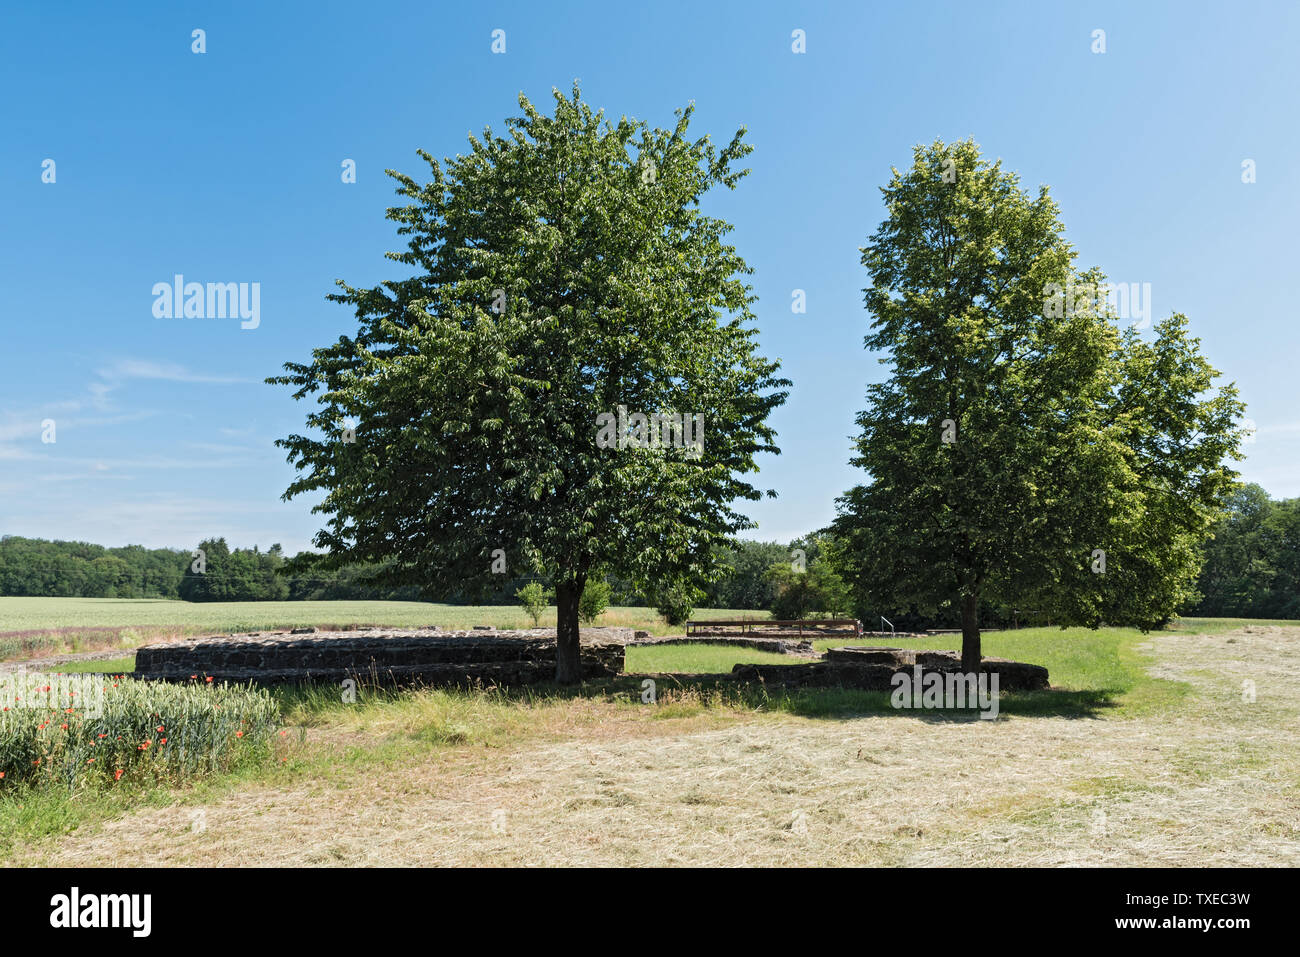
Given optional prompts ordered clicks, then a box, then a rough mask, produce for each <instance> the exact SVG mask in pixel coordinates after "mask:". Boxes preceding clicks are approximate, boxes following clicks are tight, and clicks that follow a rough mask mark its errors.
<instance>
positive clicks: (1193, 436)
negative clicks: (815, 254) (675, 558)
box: [833, 141, 1241, 670]
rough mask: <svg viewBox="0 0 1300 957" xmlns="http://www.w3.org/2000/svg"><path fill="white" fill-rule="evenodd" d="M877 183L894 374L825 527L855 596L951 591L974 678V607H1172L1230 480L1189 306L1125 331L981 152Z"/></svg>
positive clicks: (1224, 430) (876, 393)
mask: <svg viewBox="0 0 1300 957" xmlns="http://www.w3.org/2000/svg"><path fill="white" fill-rule="evenodd" d="M882 192H883V194H884V200H885V206H886V209H887V216H886V219H885V220H884V222H883V223H882V224H881V225H880V227H879V229H878V230H877V231H876V232H875V234H874V235H873V236H872V237H871V239H870V241H869V242H868V244H867V246H865V247H864V248H863V251H862V252H863V256H862V261H863V264H864V265H865V266H866V268H867V270H868V273H869V275H870V278H871V286H870V288H868V289H867V290H866V304H867V308H868V310H869V312H870V313H871V315H872V318H873V322H872V326H871V332H870V334H869V335H868V336H867V338H866V346H867V348H869V349H872V350H880V351H882V352H884V353H885V355H884V356H883V357H882V358H881V360H880V361H881V362H882V363H885V364H887V365H888V366H889V377H888V378H887V379H886V380H885V381H884V382H881V383H877V384H873V385H870V386H868V389H867V397H868V401H869V407H868V408H867V410H866V411H864V412H862V413H861V414H860V415H859V416H858V419H857V421H858V425H859V426H860V427H861V429H862V431H861V434H860V436H859V438H858V439H857V454H856V455H855V457H854V458H853V460H852V462H853V464H855V465H857V466H859V467H861V468H863V469H865V470H866V472H867V473H868V477H869V482H868V483H867V484H864V485H860V486H857V487H855V488H853V489H851V490H849V491H848V492H847V493H846V494H845V495H844V496H843V497H842V498H841V499H840V500H839V512H840V514H839V517H838V519H837V520H836V523H835V525H834V526H833V530H834V532H835V534H836V536H837V537H838V538H839V539H840V542H841V549H840V551H839V554H840V556H841V561H847V562H848V564H849V565H850V566H851V572H850V578H851V579H852V580H853V583H854V585H855V587H856V589H857V591H858V594H859V597H860V598H861V597H865V598H866V599H867V600H868V601H870V603H871V604H872V605H874V606H877V607H892V608H895V609H897V610H899V611H907V610H911V609H917V610H919V611H921V612H922V613H925V612H927V611H933V610H935V609H938V608H940V607H943V606H945V605H948V604H949V603H954V604H956V605H957V606H958V607H959V608H960V612H961V622H962V665H963V667H964V668H966V669H967V670H975V669H977V668H978V667H979V663H980V660H981V654H980V625H979V607H980V602H981V601H982V600H994V601H1004V602H1007V603H1013V602H1016V601H1018V600H1020V599H1024V598H1025V597H1027V596H1035V598H1036V601H1037V603H1038V605H1039V607H1041V608H1043V609H1045V610H1048V611H1049V612H1054V613H1055V614H1056V619H1054V620H1065V619H1070V620H1077V621H1083V622H1087V623H1089V624H1097V623H1098V622H1099V621H1100V620H1101V619H1102V618H1103V617H1105V616H1106V615H1108V614H1110V615H1114V614H1123V615H1126V616H1128V617H1130V618H1131V619H1132V620H1134V621H1136V622H1138V623H1142V624H1148V623H1152V622H1155V621H1158V620H1160V619H1161V618H1162V617H1164V616H1167V615H1169V614H1172V613H1173V611H1174V610H1175V608H1176V603H1177V601H1179V600H1181V599H1183V598H1185V597H1186V595H1187V594H1188V593H1189V588H1190V584H1189V583H1190V581H1191V579H1192V578H1194V576H1195V572H1196V568H1195V563H1194V562H1192V563H1190V564H1189V562H1188V561H1187V558H1188V555H1189V554H1194V553H1195V551H1196V547H1197V546H1199V544H1200V542H1201V540H1203V537H1204V534H1205V531H1206V528H1207V527H1208V523H1209V522H1210V520H1211V518H1212V515H1213V514H1214V511H1215V509H1217V507H1218V505H1219V504H1221V502H1222V498H1223V496H1224V495H1225V494H1226V492H1227V490H1228V489H1229V487H1230V484H1231V480H1232V478H1233V475H1234V473H1232V472H1231V470H1229V469H1227V468H1225V467H1224V466H1223V465H1222V462H1223V460H1224V458H1225V457H1231V456H1234V455H1235V454H1236V443H1237V440H1238V432H1237V429H1236V428H1235V427H1234V425H1233V418H1234V416H1235V415H1237V414H1239V412H1240V409H1241V406H1240V403H1239V402H1237V400H1236V393H1235V390H1234V389H1233V388H1232V387H1231V386H1228V387H1226V388H1224V389H1223V390H1221V391H1220V392H1219V393H1218V394H1217V395H1211V396H1208V397H1207V396H1206V395H1205V394H1204V393H1205V392H1206V390H1207V389H1209V387H1210V380H1211V379H1212V378H1213V376H1214V375H1215V373H1214V370H1213V369H1211V368H1210V367H1209V366H1208V364H1207V363H1205V361H1204V359H1203V358H1201V356H1200V355H1199V352H1198V344H1197V342H1196V340H1193V339H1189V338H1188V337H1187V336H1186V334H1185V320H1184V319H1183V318H1182V317H1181V316H1175V317H1172V318H1171V319H1169V320H1166V321H1165V322H1163V323H1161V324H1160V325H1159V326H1158V329H1157V342H1156V344H1154V345H1147V344H1144V343H1142V342H1141V340H1140V339H1139V338H1138V337H1137V335H1136V333H1135V332H1134V331H1133V330H1129V331H1128V332H1126V333H1121V332H1120V330H1119V327H1118V323H1117V321H1116V317H1115V316H1114V315H1113V313H1112V311H1111V310H1110V309H1109V307H1108V306H1107V304H1106V302H1105V287H1104V277H1102V276H1101V275H1100V273H1098V272H1097V271H1095V270H1090V271H1087V272H1082V273H1081V272H1079V271H1078V270H1076V268H1075V266H1074V261H1075V258H1076V253H1075V251H1074V250H1073V249H1072V248H1071V247H1070V245H1069V244H1068V243H1067V242H1066V241H1065V239H1064V237H1063V226H1062V224H1061V222H1060V219H1059V211H1058V208H1057V206H1056V204H1055V203H1054V202H1053V201H1052V199H1051V198H1050V196H1049V194H1048V191H1047V189H1046V188H1045V187H1043V188H1040V189H1039V191H1038V194H1037V195H1036V196H1030V195H1029V194H1028V193H1026V192H1025V191H1024V190H1022V189H1021V188H1020V185H1019V181H1018V179H1017V177H1016V176H1015V175H1014V174H1011V173H1008V172H1004V171H1003V170H1002V168H1001V164H1000V162H998V163H989V162H988V161H986V160H984V159H983V158H982V157H981V156H980V153H979V148H978V147H977V146H976V145H975V143H973V142H971V141H963V142H958V143H954V144H951V145H949V144H944V143H942V142H936V143H934V144H933V145H931V146H929V147H917V148H916V150H915V152H914V157H913V163H912V166H911V167H910V169H908V170H906V171H904V172H899V171H898V170H894V171H893V176H892V179H891V181H890V183H889V185H888V186H887V187H885V188H884V189H883V190H882ZM1166 533H1168V534H1175V533H1176V537H1175V538H1174V539H1173V540H1172V541H1170V540H1168V539H1166V538H1164V537H1162V536H1164V535H1165V534H1166ZM1108 576H1109V577H1108ZM1112 583H1114V584H1112ZM1124 588H1131V589H1133V592H1132V593H1125V592H1124ZM1171 602H1173V603H1174V604H1171Z"/></svg>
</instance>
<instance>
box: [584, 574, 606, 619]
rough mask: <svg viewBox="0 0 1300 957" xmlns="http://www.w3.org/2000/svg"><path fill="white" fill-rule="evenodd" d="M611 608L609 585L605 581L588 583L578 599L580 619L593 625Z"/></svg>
mask: <svg viewBox="0 0 1300 957" xmlns="http://www.w3.org/2000/svg"><path fill="white" fill-rule="evenodd" d="M608 607H609V585H608V584H607V583H606V582H604V581H588V582H587V584H586V585H585V586H584V587H583V589H582V597H581V598H579V599H578V617H579V618H580V619H582V620H583V621H584V622H586V623H587V624H589V625H590V624H591V623H592V622H593V621H595V620H596V619H597V618H599V617H600V616H601V614H603V613H604V611H605V609H606V608H608Z"/></svg>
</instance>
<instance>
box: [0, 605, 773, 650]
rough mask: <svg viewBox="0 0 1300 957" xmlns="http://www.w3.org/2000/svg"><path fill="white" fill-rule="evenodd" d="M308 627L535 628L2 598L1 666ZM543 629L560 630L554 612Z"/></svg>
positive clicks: (722, 614)
mask: <svg viewBox="0 0 1300 957" xmlns="http://www.w3.org/2000/svg"><path fill="white" fill-rule="evenodd" d="M740 615H748V616H750V617H765V613H763V612H753V611H748V612H746V611H737V610H733V609H725V608H707V609H700V610H699V611H698V612H697V613H696V615H695V617H697V618H731V617H736V616H740ZM597 624H601V625H623V626H628V627H634V628H639V629H641V630H644V631H649V632H650V633H651V634H655V635H667V634H680V633H681V630H682V629H681V628H680V627H676V628H674V627H672V626H669V625H667V624H666V623H665V622H664V621H663V619H661V618H660V617H659V616H658V615H657V614H656V613H655V611H654V609H653V608H626V607H614V608H610V609H609V610H608V611H606V612H605V614H603V615H602V616H601V618H600V621H599V622H597ZM308 625H315V626H324V625H336V626H342V625H390V626H393V627H418V626H421V625H441V626H443V627H444V628H468V627H470V626H472V625H493V626H495V627H498V628H531V627H532V619H531V618H529V617H528V616H527V615H526V614H524V611H523V609H521V608H519V607H518V606H517V605H440V604H434V603H431V602H412V601H267V602H202V603H191V602H183V601H163V600H159V599H131V598H0V661H4V660H10V659H15V658H25V657H30V656H32V655H33V654H37V653H39V654H59V653H75V652H81V651H98V650H104V649H109V648H118V647H120V648H130V647H134V646H136V645H139V644H141V643H143V642H144V641H148V640H151V639H157V638H164V637H171V636H183V635H198V634H205V633H221V632H232V631H259V630H264V629H267V630H269V629H273V628H300V627H305V626H308ZM540 625H541V626H542V627H550V628H554V627H555V609H554V607H552V608H548V609H547V610H546V612H544V613H543V615H542V617H541V621H540Z"/></svg>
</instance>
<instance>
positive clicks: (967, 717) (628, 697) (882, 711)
mask: <svg viewBox="0 0 1300 957" xmlns="http://www.w3.org/2000/svg"><path fill="white" fill-rule="evenodd" d="M647 679H650V680H653V681H654V682H655V687H654V697H655V701H654V703H653V704H649V703H646V702H644V700H643V694H645V693H646V688H645V686H644V685H643V683H644V682H645V681H646V680H647ZM356 690H357V692H358V694H359V695H363V696H364V698H365V700H366V702H367V703H382V702H385V701H387V702H396V701H399V700H400V699H401V698H402V697H403V696H405V695H408V694H410V693H411V692H421V691H439V692H443V693H448V694H453V695H463V696H465V698H466V699H470V698H474V697H478V698H482V699H486V700H488V701H490V702H492V703H495V704H499V705H505V706H515V707H528V706H532V705H543V704H547V705H553V704H561V703H564V702H567V701H604V702H610V703H617V704H624V705H629V706H637V707H653V708H654V709H655V717H657V718H675V717H689V716H690V715H693V714H700V713H703V712H706V711H709V710H720V709H728V710H741V711H753V712H755V713H775V714H790V715H796V716H798V717H804V718H814V719H824V720H849V719H853V718H860V717H867V716H881V717H884V716H892V717H898V718H910V719H913V720H919V721H927V722H941V723H948V722H966V721H978V720H984V719H981V718H980V717H979V715H980V712H979V710H978V709H977V708H968V709H959V708H951V709H945V708H937V709H936V708H927V709H923V708H896V707H894V706H893V704H892V702H891V697H892V696H891V693H890V692H888V691H865V690H861V689H857V688H844V687H837V686H831V687H803V688H784V687H769V686H767V685H764V684H763V683H761V682H757V683H756V682H736V681H734V680H732V679H730V678H729V677H727V676H725V675H682V674H632V675H620V676H618V677H614V678H601V679H593V680H588V681H584V682H583V683H582V684H580V685H558V684H554V683H549V682H548V683H538V684H531V685H519V686H499V685H492V684H485V683H476V684H469V685H460V686H447V685H425V684H420V683H404V684H401V685H395V684H392V683H384V682H373V681H366V682H362V683H359V684H358V687H357V689H356ZM1129 690H1130V689H1126V688H1113V689H1092V690H1068V689H1048V690H1045V691H1021V692H1003V693H1002V694H1001V695H1000V696H999V699H998V716H999V717H1001V716H1004V715H1005V716H1015V717H1044V718H1047V717H1054V718H1099V717H1101V716H1102V715H1104V714H1106V713H1107V712H1114V711H1116V710H1117V709H1119V708H1121V707H1123V703H1122V702H1121V698H1122V697H1123V696H1124V695H1125V694H1126V692H1127V691H1129ZM273 693H274V694H275V695H276V697H277V698H279V700H280V702H281V707H282V708H283V709H284V711H285V712H286V713H288V712H289V711H291V710H296V711H298V712H299V713H300V714H312V713H321V714H323V713H325V712H329V711H333V710H335V709H337V708H338V707H339V704H340V693H339V686H338V684H336V683H324V684H319V685H279V686H276V687H275V688H274V690H273Z"/></svg>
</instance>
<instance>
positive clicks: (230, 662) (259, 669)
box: [135, 628, 632, 685]
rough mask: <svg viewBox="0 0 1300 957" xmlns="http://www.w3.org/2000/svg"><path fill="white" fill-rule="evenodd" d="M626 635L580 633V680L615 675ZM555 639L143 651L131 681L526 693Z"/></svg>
mask: <svg viewBox="0 0 1300 957" xmlns="http://www.w3.org/2000/svg"><path fill="white" fill-rule="evenodd" d="M631 636H632V630H631V629H630V628H584V629H581V631H580V637H581V640H582V656H581V663H582V674H583V677H584V678H603V677H609V676H612V675H616V674H618V673H620V672H621V671H622V670H623V648H624V645H625V644H626V643H627V642H628V641H629V640H630V639H631ZM555 651H556V643H555V632H554V630H547V629H531V630H527V631H496V630H493V629H487V628H475V629H472V630H469V631H443V630H442V629H440V628H421V629H414V630H412V629H401V630H398V629H359V630H356V631H341V632H329V631H324V632H322V631H317V630H316V629H314V628H312V629H301V628H300V629H295V630H294V631H292V632H252V633H249V634H244V635H226V636H213V637H207V638H189V639H184V640H180V641H169V642H163V643H159V644H152V645H144V646H143V647H141V648H139V649H138V650H137V651H136V656H135V676H136V677H138V678H149V679H158V680H165V681H188V680H190V679H191V678H192V677H194V676H198V677H199V678H200V679H201V678H204V677H212V678H214V679H215V680H219V681H238V682H243V681H253V682H258V683H263V684H281V683H288V682H337V681H341V680H343V679H345V678H356V679H360V680H367V681H376V682H382V683H393V684H416V683H421V684H438V685H447V684H458V685H463V684H472V683H475V682H485V683H494V684H500V685H517V684H532V683H535V682H539V681H550V680H553V679H554V677H555Z"/></svg>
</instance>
